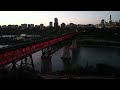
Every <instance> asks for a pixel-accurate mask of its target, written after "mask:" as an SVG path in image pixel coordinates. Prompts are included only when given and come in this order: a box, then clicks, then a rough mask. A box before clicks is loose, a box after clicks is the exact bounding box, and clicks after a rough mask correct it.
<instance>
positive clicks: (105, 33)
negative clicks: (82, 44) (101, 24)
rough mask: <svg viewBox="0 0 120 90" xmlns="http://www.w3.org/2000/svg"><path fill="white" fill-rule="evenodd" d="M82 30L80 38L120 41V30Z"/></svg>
mask: <svg viewBox="0 0 120 90" xmlns="http://www.w3.org/2000/svg"><path fill="white" fill-rule="evenodd" d="M79 30H80V32H81V33H80V38H86V39H89V38H93V39H102V40H112V41H120V28H84V29H79Z"/></svg>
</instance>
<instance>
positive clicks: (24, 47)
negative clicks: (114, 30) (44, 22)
mask: <svg viewBox="0 0 120 90" xmlns="http://www.w3.org/2000/svg"><path fill="white" fill-rule="evenodd" d="M77 35H78V32H72V33H69V34H66V35H62V36H58V37H56V38H52V39H48V40H44V41H39V40H37V41H33V42H28V43H23V44H19V45H14V46H9V47H6V48H2V49H1V50H0V68H3V69H4V66H6V65H7V64H10V63H12V65H13V68H14V69H16V62H17V61H21V67H22V66H23V64H25V63H27V57H30V59H31V65H32V67H33V69H34V64H33V58H32V54H33V53H35V52H38V51H40V50H42V56H41V59H44V61H45V60H46V59H50V58H51V56H50V55H52V54H53V53H55V52H56V51H57V50H59V49H60V48H62V47H64V46H66V45H68V44H72V40H73V39H74V38H75V37H76V36H77ZM66 48H67V46H66ZM65 52H66V50H65ZM63 57H64V58H66V56H63ZM46 61H47V60H46Z"/></svg>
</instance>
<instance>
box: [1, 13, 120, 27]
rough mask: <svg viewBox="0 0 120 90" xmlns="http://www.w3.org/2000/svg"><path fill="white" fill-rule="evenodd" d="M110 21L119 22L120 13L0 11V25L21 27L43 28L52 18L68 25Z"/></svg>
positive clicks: (52, 20)
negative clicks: (41, 25)
mask: <svg viewBox="0 0 120 90" xmlns="http://www.w3.org/2000/svg"><path fill="white" fill-rule="evenodd" d="M109 15H111V16H112V21H119V20H120V11H0V25H9V24H11V25H15V24H17V25H21V24H24V23H26V24H34V25H40V24H44V25H45V26H48V25H49V22H53V23H54V18H58V23H59V25H60V24H61V23H63V22H64V23H65V24H69V23H75V24H99V23H100V21H101V20H102V19H105V20H106V21H107V20H109Z"/></svg>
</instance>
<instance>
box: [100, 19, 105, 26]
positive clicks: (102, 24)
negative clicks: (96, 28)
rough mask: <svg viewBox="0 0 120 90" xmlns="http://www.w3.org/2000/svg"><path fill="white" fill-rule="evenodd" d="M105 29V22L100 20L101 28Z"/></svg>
mask: <svg viewBox="0 0 120 90" xmlns="http://www.w3.org/2000/svg"><path fill="white" fill-rule="evenodd" d="M103 27H105V21H104V19H102V20H101V28H103Z"/></svg>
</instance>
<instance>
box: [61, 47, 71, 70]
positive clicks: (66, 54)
mask: <svg viewBox="0 0 120 90" xmlns="http://www.w3.org/2000/svg"><path fill="white" fill-rule="evenodd" d="M61 59H62V60H63V64H64V71H65V72H70V70H71V56H70V46H69V45H68V46H67V45H66V46H65V47H64V51H63V56H62V57H61Z"/></svg>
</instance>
